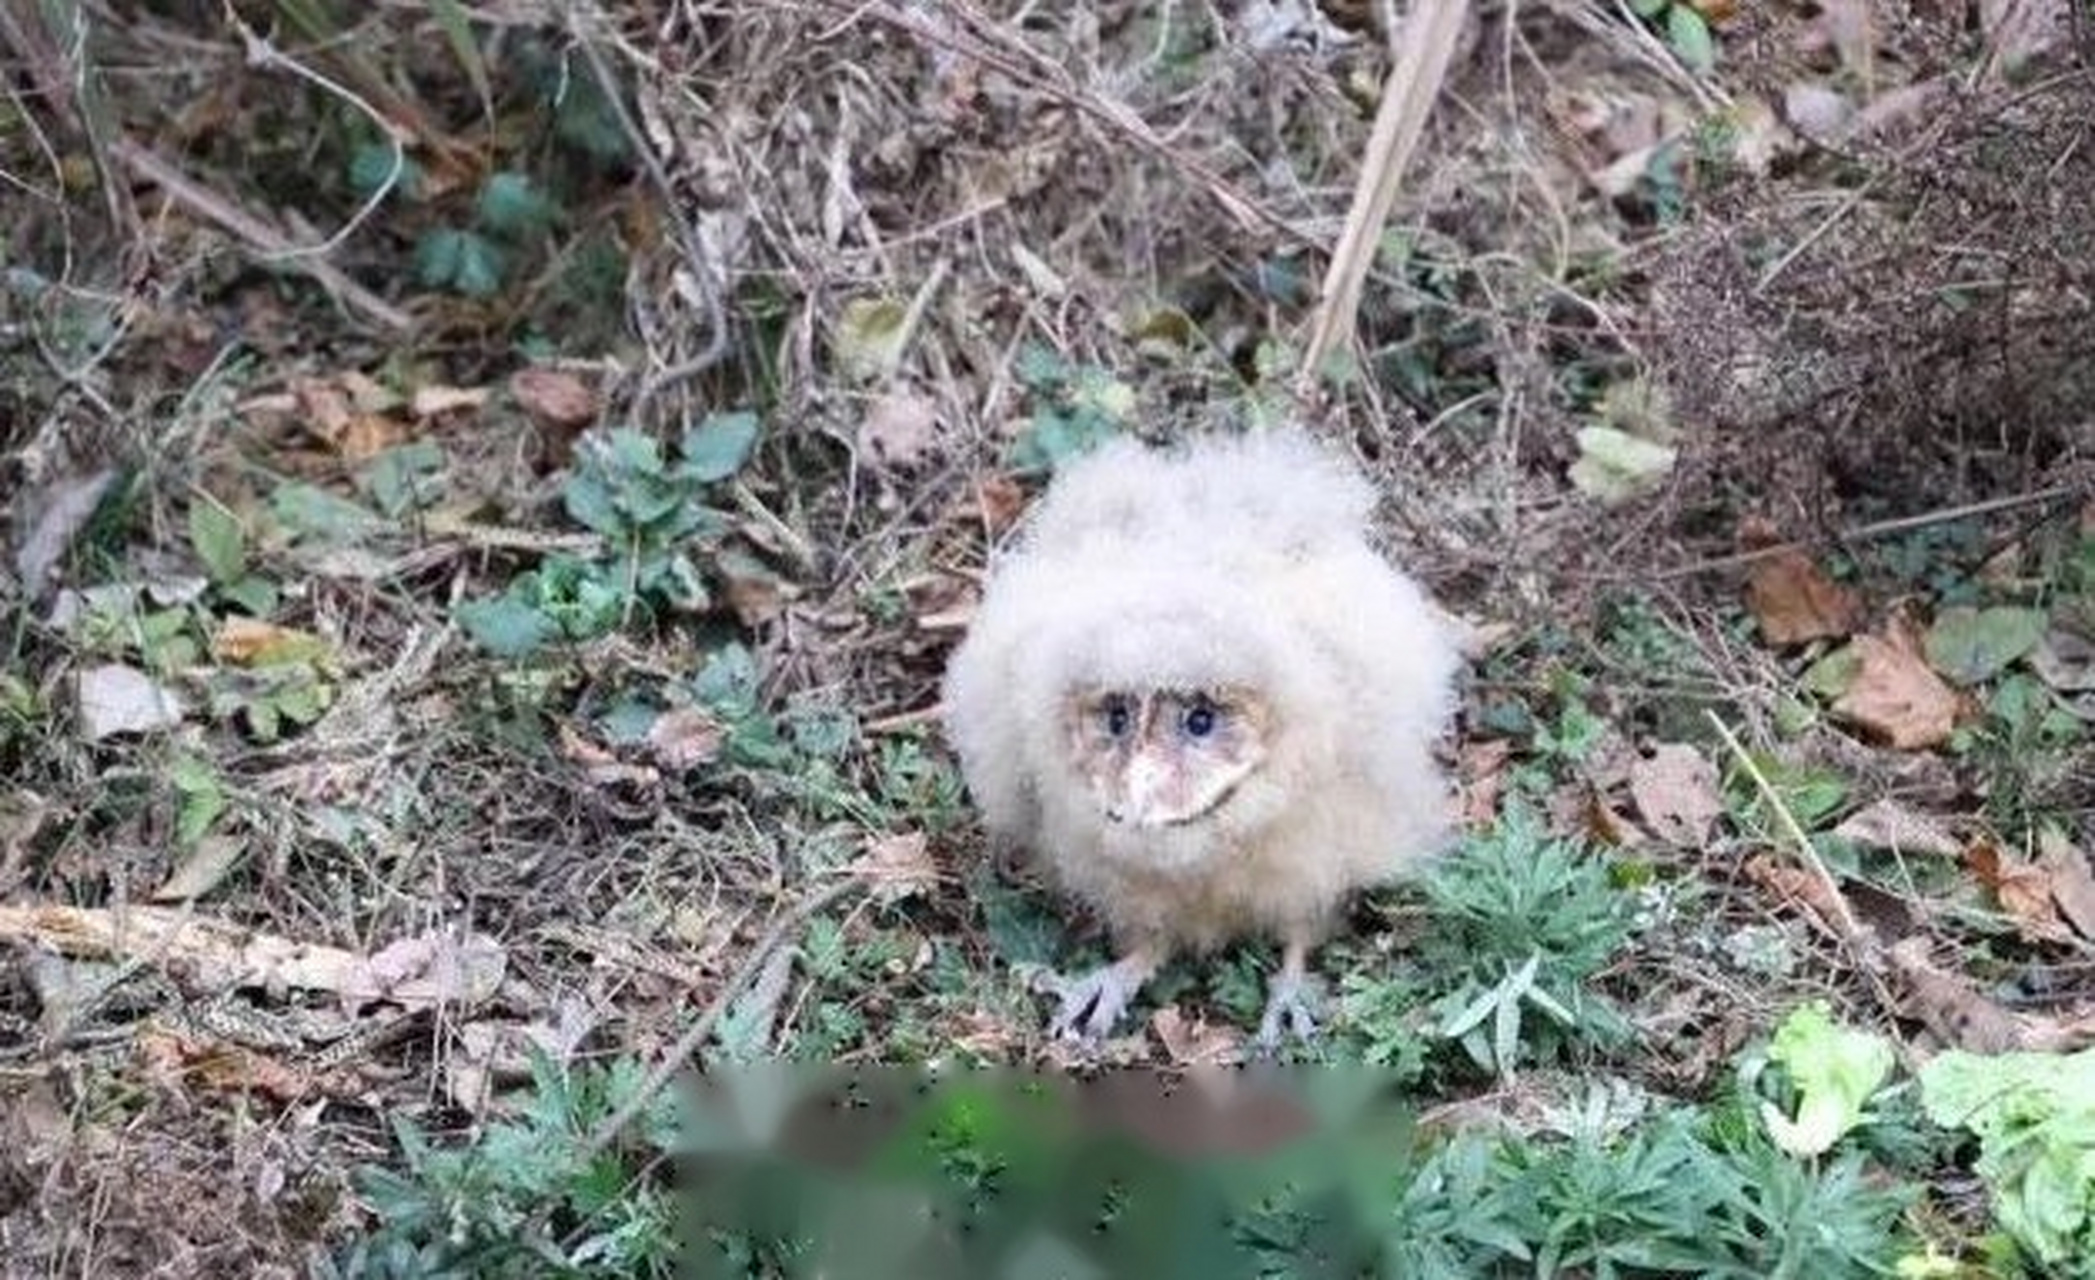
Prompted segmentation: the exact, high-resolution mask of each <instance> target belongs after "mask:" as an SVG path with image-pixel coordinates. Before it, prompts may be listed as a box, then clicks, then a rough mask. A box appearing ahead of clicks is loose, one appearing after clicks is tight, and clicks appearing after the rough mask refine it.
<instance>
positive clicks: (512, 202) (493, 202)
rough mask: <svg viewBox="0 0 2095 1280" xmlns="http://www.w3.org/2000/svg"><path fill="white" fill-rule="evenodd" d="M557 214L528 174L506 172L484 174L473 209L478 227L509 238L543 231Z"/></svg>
mask: <svg viewBox="0 0 2095 1280" xmlns="http://www.w3.org/2000/svg"><path fill="white" fill-rule="evenodd" d="M558 213H559V210H558V209H557V208H556V207H555V206H554V204H553V202H552V200H550V199H549V198H547V196H546V195H545V193H544V192H542V191H540V190H539V189H538V188H537V187H535V186H533V185H532V183H531V179H530V177H529V176H527V175H525V174H521V173H515V172H510V171H504V172H501V173H496V174H490V175H489V176H488V179H487V184H486V185H485V186H483V187H481V188H480V200H479V207H478V208H477V209H476V210H475V214H476V216H477V217H478V218H479V219H480V225H481V226H483V227H486V228H487V229H488V230H489V231H492V232H494V233H495V234H496V235H498V236H502V237H504V238H505V239H508V240H511V241H516V240H519V239H522V238H524V237H526V236H533V235H537V234H540V233H542V232H544V230H545V229H546V228H547V227H549V226H551V225H552V224H553V220H554V219H555V217H556V216H557V215H558Z"/></svg>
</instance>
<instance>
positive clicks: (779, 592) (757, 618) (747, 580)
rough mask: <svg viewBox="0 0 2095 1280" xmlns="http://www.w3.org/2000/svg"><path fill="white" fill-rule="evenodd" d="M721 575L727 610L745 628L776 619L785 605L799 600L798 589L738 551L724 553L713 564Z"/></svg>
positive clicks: (754, 559)
mask: <svg viewBox="0 0 2095 1280" xmlns="http://www.w3.org/2000/svg"><path fill="white" fill-rule="evenodd" d="M714 567H715V568H717V569H718V570H719V572H720V578H721V582H722V583H723V585H724V588H725V592H726V595H727V603H728V607H729V608H731V609H733V610H734V611H735V618H736V619H737V620H738V621H739V622H741V624H742V625H743V626H745V627H752V628H754V627H757V626H760V625H762V624H764V623H766V622H770V621H771V620H772V619H774V618H776V617H778V616H779V615H780V614H782V613H784V612H785V611H786V606H787V605H788V604H791V603H792V602H793V601H795V600H798V599H799V598H800V588H799V587H797V586H795V585H793V584H792V583H790V582H788V581H786V580H785V579H784V578H782V577H780V576H779V575H778V574H776V573H773V572H772V571H771V569H770V567H769V566H767V565H766V564H765V563H764V562H763V561H761V560H759V559H757V558H756V557H755V556H752V555H748V554H746V553H744V552H740V551H728V552H723V553H722V554H721V556H720V558H719V559H718V560H717V561H716V562H715V565H714Z"/></svg>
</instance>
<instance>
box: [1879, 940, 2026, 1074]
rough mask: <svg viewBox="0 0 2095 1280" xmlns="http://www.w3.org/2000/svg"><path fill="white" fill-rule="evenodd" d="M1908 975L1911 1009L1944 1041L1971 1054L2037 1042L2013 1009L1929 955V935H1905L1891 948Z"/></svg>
mask: <svg viewBox="0 0 2095 1280" xmlns="http://www.w3.org/2000/svg"><path fill="white" fill-rule="evenodd" d="M1887 955H1888V956H1889V958H1890V960H1891V967H1892V971H1893V972H1895V973H1897V974H1898V975H1899V976H1900V977H1901V978H1903V979H1905V983H1906V990H1907V994H1908V995H1909V997H1910V998H1911V1004H1912V1006H1913V1012H1914V1013H1916V1014H1918V1015H1919V1017H1920V1019H1921V1021H1923V1022H1925V1023H1927V1024H1928V1028H1929V1029H1930V1030H1932V1031H1933V1032H1934V1033H1935V1035H1936V1036H1937V1038H1939V1039H1940V1040H1942V1041H1943V1042H1944V1043H1945V1044H1949V1045H1954V1046H1955V1047H1957V1048H1960V1049H1968V1050H1970V1051H1971V1052H1973V1053H2009V1052H2012V1051H2015V1050H2018V1049H2033V1048H2036V1047H2038V1046H2037V1045H2035V1044H2032V1043H2031V1035H2030V1032H2029V1030H2028V1029H2026V1028H2025V1026H2024V1024H2023V1022H2022V1021H2021V1020H2020V1019H2018V1018H2016V1017H2015V1015H2014V1014H2012V1013H2009V1012H2008V1011H2007V1010H2006V1009H2003V1008H2001V1007H2000V1006H1999V1005H1997V1004H1995V1003H1993V1002H1992V1001H1991V1000H1988V999H1987V998H1986V997H1985V996H1983V995H1981V994H1980V993H1979V991H1978V989H1977V988H1975V987H1973V986H1972V985H1971V983H1970V982H1968V981H1967V980H1965V979H1964V978H1962V977H1960V976H1958V975H1956V974H1951V973H1946V972H1944V971H1943V970H1941V969H1938V968H1936V967H1935V966H1934V965H1933V964H1932V963H1930V962H1929V960H1928V943H1927V939H1925V938H1905V939H1902V940H1900V941H1899V942H1898V943H1896V944H1895V945H1893V946H1892V947H1891V948H1890V949H1889V950H1888V952H1887Z"/></svg>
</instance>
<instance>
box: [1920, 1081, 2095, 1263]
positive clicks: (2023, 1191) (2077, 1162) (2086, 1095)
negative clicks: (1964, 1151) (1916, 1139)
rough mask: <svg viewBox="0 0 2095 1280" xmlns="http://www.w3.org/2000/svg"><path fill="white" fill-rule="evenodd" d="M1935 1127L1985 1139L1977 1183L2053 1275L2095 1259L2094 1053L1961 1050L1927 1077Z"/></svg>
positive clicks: (1926, 1100)
mask: <svg viewBox="0 0 2095 1280" xmlns="http://www.w3.org/2000/svg"><path fill="white" fill-rule="evenodd" d="M1920 1087H1921V1099H1922V1104H1923V1105H1924V1106H1925V1107H1926V1108H1927V1112H1928V1116H1929V1118H1931V1119H1932V1120H1934V1122H1935V1123H1936V1124H1939V1125H1943V1126H1946V1127H1956V1128H1962V1129H1967V1130H1969V1131H1970V1132H1971V1133H1973V1134H1975V1135H1977V1137H1978V1140H1979V1155H1978V1161H1977V1164H1976V1166H1975V1167H1976V1169H1977V1172H1978V1175H1979V1177H1980V1178H1981V1179H1983V1180H1984V1181H1985V1183H1986V1189H1987V1191H1988V1193H1989V1194H1990V1195H1991V1197H1992V1201H1993V1213H1994V1217H1995V1218H1996V1219H1997V1220H1998V1221H1999V1223H2000V1225H2001V1228H2002V1230H2004V1231H2005V1232H2006V1233H2007V1236H2008V1238H2009V1240H2011V1241H2012V1242H2013V1244H2014V1247H2015V1248H2016V1249H2017V1250H2019V1251H2020V1252H2022V1253H2023V1254H2025V1255H2026V1256H2027V1257H2028V1258H2030V1259H2032V1260H2034V1261H2035V1262H2037V1263H2038V1264H2039V1265H2041V1266H2042V1267H2044V1268H2046V1269H2047V1272H2046V1273H2047V1274H2052V1273H2056V1274H2061V1275H2066V1274H2072V1275H2086V1274H2087V1267H2088V1265H2089V1259H2091V1258H2095V1049H2086V1050H2082V1051H2081V1052H2079V1053H2076V1054H2053V1053H2009V1054H2001V1055H1998V1056H1990V1057H1989V1056H1985V1055H1981V1054H1973V1053H1965V1052H1962V1051H1953V1052H1948V1053H1944V1054H1941V1055H1940V1056H1938V1057H1936V1058H1935V1059H1934V1060H1933V1061H1931V1062H1929V1063H1928V1065H1927V1066H1926V1067H1924V1068H1922V1070H1921V1073H1920Z"/></svg>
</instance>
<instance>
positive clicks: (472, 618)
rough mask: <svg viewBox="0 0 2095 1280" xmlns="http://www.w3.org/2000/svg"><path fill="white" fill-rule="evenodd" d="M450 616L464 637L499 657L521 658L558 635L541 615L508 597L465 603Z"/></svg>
mask: <svg viewBox="0 0 2095 1280" xmlns="http://www.w3.org/2000/svg"><path fill="white" fill-rule="evenodd" d="M453 613H454V615H455V616H456V617H457V618H458V624H459V625H460V626H462V627H464V628H465V629H466V634H467V635H469V636H471V637H473V639H474V640H475V641H476V642H477V643H478V644H479V645H480V647H481V648H483V649H485V650H487V651H488V652H489V653H491V654H493V655H495V656H496V657H498V658H521V657H524V656H526V655H527V654H530V653H532V652H535V651H536V650H538V649H539V648H541V647H543V646H544V645H545V644H546V642H547V641H549V640H551V639H553V638H554V637H555V636H556V635H558V634H559V633H560V628H559V627H558V626H557V625H556V624H555V623H554V622H553V620H552V619H551V618H549V617H547V616H546V615H545V614H544V613H542V612H540V611H539V610H537V609H534V608H532V607H531V606H530V605H527V604H524V603H523V602H521V601H517V600H512V599H510V598H509V597H507V596H498V597H496V598H495V599H492V600H468V601H465V602H463V603H462V604H460V605H459V606H458V607H457V608H456V609H455V610H453Z"/></svg>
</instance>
